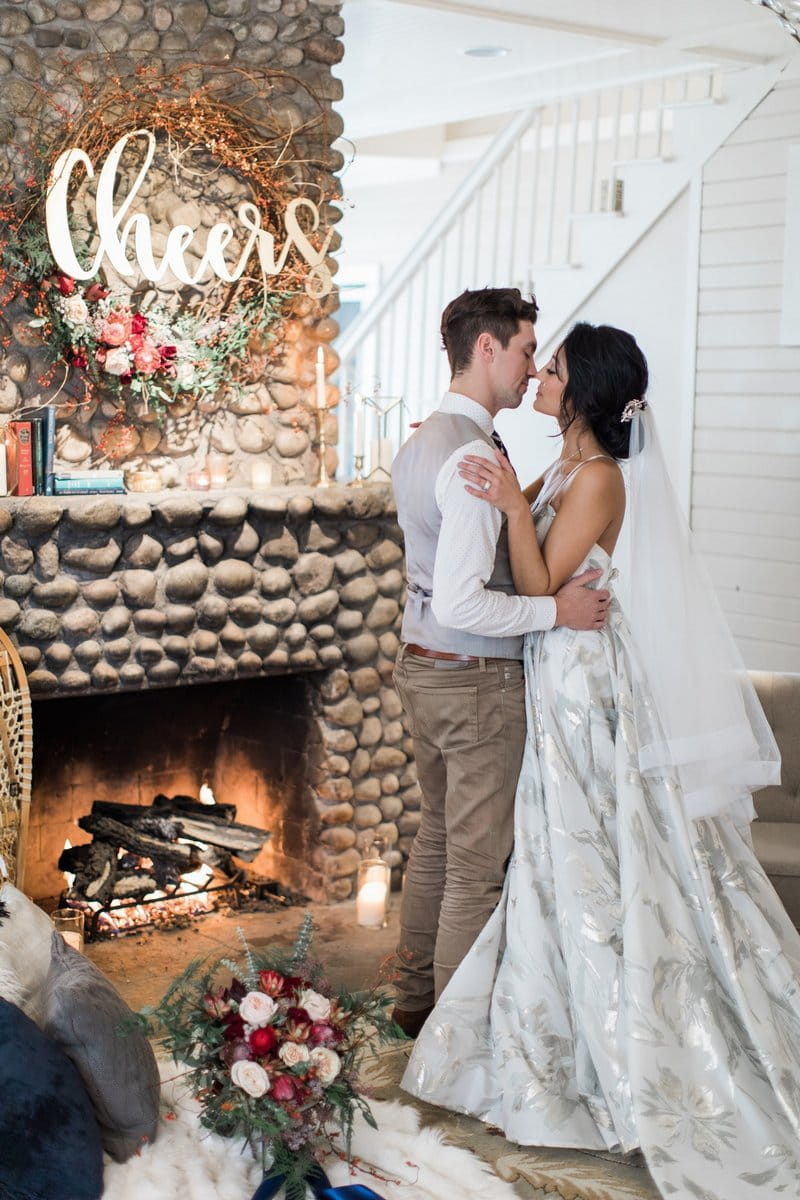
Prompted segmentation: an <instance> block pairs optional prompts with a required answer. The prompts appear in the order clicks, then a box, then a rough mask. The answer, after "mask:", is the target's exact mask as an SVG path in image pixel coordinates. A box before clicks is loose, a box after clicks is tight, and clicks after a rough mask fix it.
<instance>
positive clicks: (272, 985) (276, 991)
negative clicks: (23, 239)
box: [161, 347, 286, 996]
mask: <svg viewBox="0 0 800 1200" xmlns="http://www.w3.org/2000/svg"><path fill="white" fill-rule="evenodd" d="M168 348H169V349H174V347H168ZM161 353H162V354H163V353H164V351H163V349H162V351H161ZM258 978H259V980H260V981H261V990H262V992H266V994H267V995H268V996H280V995H281V993H282V992H283V987H284V984H285V982H286V981H285V979H284V977H283V975H281V973H280V972H279V971H259V972H258Z"/></svg>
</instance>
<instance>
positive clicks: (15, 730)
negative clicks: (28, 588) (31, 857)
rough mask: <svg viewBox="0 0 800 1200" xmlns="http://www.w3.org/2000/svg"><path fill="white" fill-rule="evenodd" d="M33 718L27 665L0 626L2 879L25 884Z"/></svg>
mask: <svg viewBox="0 0 800 1200" xmlns="http://www.w3.org/2000/svg"><path fill="white" fill-rule="evenodd" d="M32 760H33V718H32V715H31V694H30V690H29V688H28V680H27V677H26V675H25V668H24V667H23V665H22V661H21V659H20V657H19V654H18V653H17V649H16V646H15V645H14V643H13V642H12V641H11V639H10V638H9V637H8V635H7V634H5V633H4V632H3V630H2V629H0V882H2V879H3V861H4V862H5V866H6V874H7V875H8V877H9V878H10V879H11V881H12V882H13V883H15V884H16V886H17V887H18V888H22V886H23V875H24V872H25V851H26V842H27V837H28V817H29V814H30V806H31V763H32Z"/></svg>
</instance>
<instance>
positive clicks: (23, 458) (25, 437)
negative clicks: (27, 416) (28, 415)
mask: <svg viewBox="0 0 800 1200" xmlns="http://www.w3.org/2000/svg"><path fill="white" fill-rule="evenodd" d="M6 454H7V456H8V492H9V495H10V496H32V495H33V437H32V429H31V422H30V421H9V422H8V424H7V425H6Z"/></svg>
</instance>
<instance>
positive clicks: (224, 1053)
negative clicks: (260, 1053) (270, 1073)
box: [219, 1038, 253, 1070]
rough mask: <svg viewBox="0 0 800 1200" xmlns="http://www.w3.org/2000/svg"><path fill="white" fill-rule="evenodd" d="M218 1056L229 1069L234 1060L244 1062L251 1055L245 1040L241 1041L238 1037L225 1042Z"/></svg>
mask: <svg viewBox="0 0 800 1200" xmlns="http://www.w3.org/2000/svg"><path fill="white" fill-rule="evenodd" d="M219 1056H220V1058H221V1059H222V1061H223V1062H224V1063H225V1066H226V1067H227V1068H228V1070H230V1069H231V1067H232V1066H233V1064H234V1063H235V1062H245V1061H246V1060H247V1059H251V1058H252V1057H253V1055H252V1052H251V1050H250V1047H249V1046H248V1044H247V1042H243V1041H241V1040H240V1039H238V1038H237V1039H236V1041H232V1042H226V1043H225V1045H224V1046H223V1047H222V1049H221V1050H220V1052H219Z"/></svg>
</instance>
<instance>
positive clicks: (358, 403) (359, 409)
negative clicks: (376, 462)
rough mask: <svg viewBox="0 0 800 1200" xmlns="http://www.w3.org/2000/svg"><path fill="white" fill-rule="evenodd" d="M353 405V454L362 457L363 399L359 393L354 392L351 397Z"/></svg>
mask: <svg viewBox="0 0 800 1200" xmlns="http://www.w3.org/2000/svg"><path fill="white" fill-rule="evenodd" d="M353 403H354V404H355V408H356V411H355V433H354V436H353V444H354V449H353V453H354V454H360V455H361V457H362V458H363V457H364V397H363V396H362V395H361V393H360V392H356V394H355V396H354V397H353Z"/></svg>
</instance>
